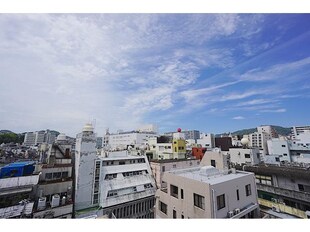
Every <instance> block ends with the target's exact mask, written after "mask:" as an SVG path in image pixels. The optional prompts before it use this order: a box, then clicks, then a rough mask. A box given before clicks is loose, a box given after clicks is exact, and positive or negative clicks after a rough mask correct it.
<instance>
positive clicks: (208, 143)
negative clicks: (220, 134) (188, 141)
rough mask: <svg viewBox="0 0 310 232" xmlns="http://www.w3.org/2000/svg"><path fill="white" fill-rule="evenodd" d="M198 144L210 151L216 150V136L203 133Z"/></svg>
mask: <svg viewBox="0 0 310 232" xmlns="http://www.w3.org/2000/svg"><path fill="white" fill-rule="evenodd" d="M197 144H198V145H200V146H201V147H205V148H208V149H212V148H214V147H215V138H214V134H210V133H209V134H205V133H202V134H201V136H200V138H199V139H197Z"/></svg>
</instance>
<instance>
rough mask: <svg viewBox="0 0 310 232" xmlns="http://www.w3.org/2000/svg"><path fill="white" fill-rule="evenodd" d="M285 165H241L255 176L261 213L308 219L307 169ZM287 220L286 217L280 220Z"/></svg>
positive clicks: (309, 203)
mask: <svg viewBox="0 0 310 232" xmlns="http://www.w3.org/2000/svg"><path fill="white" fill-rule="evenodd" d="M309 167H310V166H308V167H300V166H294V165H292V164H288V165H285V166H278V165H269V164H263V165H255V166H244V167H243V169H244V170H245V171H249V172H253V173H255V178H256V186H257V191H258V201H259V204H260V206H261V210H262V212H263V213H265V214H268V215H271V216H272V217H282V216H281V215H279V214H278V213H282V214H286V215H292V216H295V217H298V218H307V213H306V212H307V211H309V210H310V179H309V175H310V170H309ZM283 218H286V217H283Z"/></svg>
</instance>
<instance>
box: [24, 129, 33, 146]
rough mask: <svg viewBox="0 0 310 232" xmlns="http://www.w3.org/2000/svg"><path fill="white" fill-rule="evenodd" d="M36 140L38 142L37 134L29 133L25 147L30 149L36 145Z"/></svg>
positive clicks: (26, 136) (25, 139) (26, 135)
mask: <svg viewBox="0 0 310 232" xmlns="http://www.w3.org/2000/svg"><path fill="white" fill-rule="evenodd" d="M35 140H36V134H35V133H34V132H27V133H26V134H25V138H24V145H25V146H29V147H30V146H33V145H35Z"/></svg>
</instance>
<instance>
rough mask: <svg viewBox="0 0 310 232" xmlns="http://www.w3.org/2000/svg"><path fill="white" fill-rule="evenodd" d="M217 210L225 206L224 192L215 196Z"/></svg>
mask: <svg viewBox="0 0 310 232" xmlns="http://www.w3.org/2000/svg"><path fill="white" fill-rule="evenodd" d="M216 200H217V210H220V209H223V208H225V194H222V195H220V196H217V198H216Z"/></svg>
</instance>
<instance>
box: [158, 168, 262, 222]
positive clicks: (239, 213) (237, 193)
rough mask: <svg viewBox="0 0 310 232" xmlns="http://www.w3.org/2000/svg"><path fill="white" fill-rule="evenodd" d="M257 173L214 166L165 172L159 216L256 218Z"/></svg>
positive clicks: (160, 191)
mask: <svg viewBox="0 0 310 232" xmlns="http://www.w3.org/2000/svg"><path fill="white" fill-rule="evenodd" d="M257 217H259V206H258V201H257V192H256V185H255V181H254V174H253V173H248V172H243V171H235V170H223V171H220V170H218V169H216V168H214V167H212V166H203V167H196V168H187V169H182V170H175V171H169V172H166V173H165V174H164V176H163V180H162V183H161V188H160V189H158V190H157V191H156V218H257Z"/></svg>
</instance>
